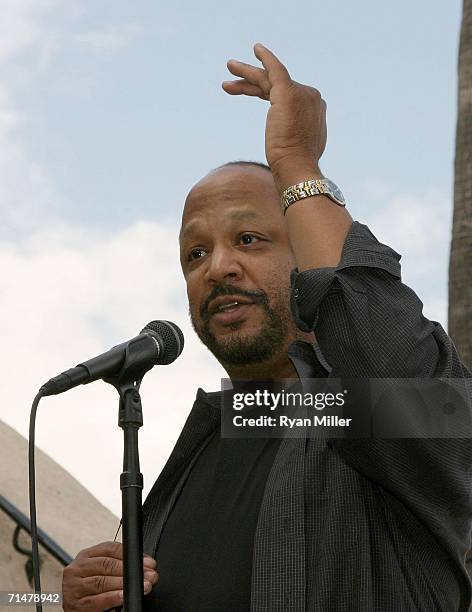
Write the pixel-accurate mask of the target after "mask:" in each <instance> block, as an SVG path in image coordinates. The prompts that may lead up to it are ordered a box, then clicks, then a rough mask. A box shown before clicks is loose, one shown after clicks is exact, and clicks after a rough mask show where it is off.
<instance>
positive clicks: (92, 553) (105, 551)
mask: <svg viewBox="0 0 472 612" xmlns="http://www.w3.org/2000/svg"><path fill="white" fill-rule="evenodd" d="M90 557H112V558H113V559H123V544H122V543H121V542H100V544H95V546H91V547H90V548H84V549H83V550H81V551H80V552H79V553H78V555H77V557H76V559H82V558H87V559H88V558H90Z"/></svg>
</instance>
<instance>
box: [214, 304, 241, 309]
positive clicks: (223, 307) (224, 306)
mask: <svg viewBox="0 0 472 612" xmlns="http://www.w3.org/2000/svg"><path fill="white" fill-rule="evenodd" d="M234 306H239V302H231V303H229V304H221V306H219V307H218V310H226V309H227V308H234Z"/></svg>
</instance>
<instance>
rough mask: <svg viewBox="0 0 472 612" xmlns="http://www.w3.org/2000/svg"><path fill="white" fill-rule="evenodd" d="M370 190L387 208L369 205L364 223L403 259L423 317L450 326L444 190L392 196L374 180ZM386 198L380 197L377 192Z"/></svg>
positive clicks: (447, 204) (447, 200)
mask: <svg viewBox="0 0 472 612" xmlns="http://www.w3.org/2000/svg"><path fill="white" fill-rule="evenodd" d="M369 189H370V191H371V192H372V194H373V195H374V197H376V199H377V201H384V202H385V204H384V205H382V207H379V206H378V204H377V205H376V206H375V207H374V206H371V207H369V210H370V211H372V212H371V213H370V214H368V216H367V217H366V219H365V222H366V223H367V224H368V225H369V227H370V229H371V230H372V231H373V233H374V234H375V236H376V237H377V238H378V239H379V240H380V241H381V242H384V243H385V244H388V245H389V246H391V247H392V248H393V249H395V250H396V251H398V252H399V253H400V254H401V255H402V259H401V264H402V278H403V281H404V282H405V283H406V284H407V285H409V286H410V287H412V289H414V290H415V291H416V292H417V293H418V295H419V297H420V299H421V300H422V301H423V304H424V314H425V315H426V316H427V317H428V318H430V319H433V320H436V321H439V322H440V323H441V324H442V325H443V327H444V328H445V329H446V326H447V270H448V261H449V246H450V235H451V223H452V213H451V211H452V202H451V198H450V196H448V195H447V194H446V193H444V192H440V191H437V190H431V191H429V192H426V193H425V194H424V195H422V196H418V195H412V194H408V193H404V194H397V195H395V196H391V195H390V196H388V195H387V194H388V193H389V192H390V189H389V188H388V187H387V186H385V185H382V183H381V182H379V181H376V182H372V183H371V185H370V186H369ZM380 193H381V194H382V198H377V196H378V195H379V194H380Z"/></svg>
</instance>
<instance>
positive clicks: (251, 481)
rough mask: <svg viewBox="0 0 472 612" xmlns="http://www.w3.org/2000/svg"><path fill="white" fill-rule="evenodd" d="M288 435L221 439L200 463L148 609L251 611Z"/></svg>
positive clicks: (160, 561)
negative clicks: (270, 487) (262, 524)
mask: <svg viewBox="0 0 472 612" xmlns="http://www.w3.org/2000/svg"><path fill="white" fill-rule="evenodd" d="M279 444H280V439H246V438H244V439H229V438H221V436H220V430H219V429H218V430H217V431H216V432H215V434H214V435H213V437H212V438H211V440H210V442H209V443H208V444H207V446H206V448H205V449H204V450H203V451H202V453H201V455H200V456H199V458H198V460H197V461H196V463H195V465H194V467H193V469H192V471H191V472H190V475H189V477H188V478H187V481H186V482H185V484H184V486H183V488H182V491H181V493H180V495H179V497H178V499H177V502H176V504H175V506H174V509H173V510H172V512H171V514H170V516H169V518H168V520H167V522H166V524H165V526H164V529H163V532H162V536H161V539H160V541H159V545H158V548H157V554H156V559H157V569H158V571H159V574H160V577H159V581H158V584H157V585H156V587H155V588H154V590H153V591H152V593H151V594H150V595H149V596H147V597H145V606H144V609H145V610H147V611H151V610H152V611H157V610H158V611H159V612H221V611H222V610H224V612H245V611H249V609H250V599H251V571H252V554H253V544H254V534H255V530H256V525H257V519H258V515H259V509H260V505H261V501H262V496H263V493H264V487H265V483H266V480H267V476H268V474H269V471H270V468H271V466H272V463H273V460H274V457H275V454H276V452H277V449H278V447H279Z"/></svg>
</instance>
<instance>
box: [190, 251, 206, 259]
mask: <svg viewBox="0 0 472 612" xmlns="http://www.w3.org/2000/svg"><path fill="white" fill-rule="evenodd" d="M205 253H206V251H205V249H202V248H198V249H192V250H191V251H190V253H189V254H188V257H187V259H188V261H194V260H195V259H200V258H201V257H203V255H205Z"/></svg>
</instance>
